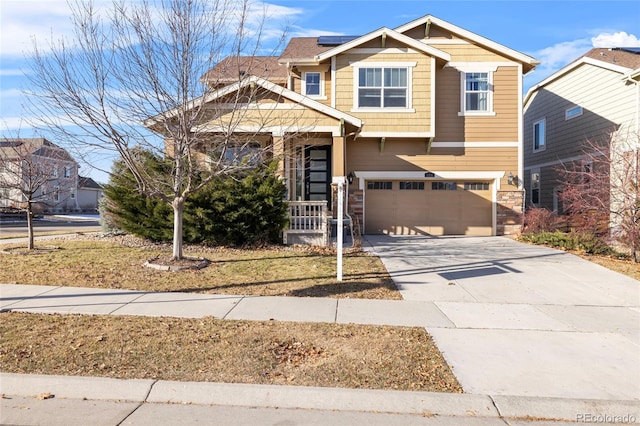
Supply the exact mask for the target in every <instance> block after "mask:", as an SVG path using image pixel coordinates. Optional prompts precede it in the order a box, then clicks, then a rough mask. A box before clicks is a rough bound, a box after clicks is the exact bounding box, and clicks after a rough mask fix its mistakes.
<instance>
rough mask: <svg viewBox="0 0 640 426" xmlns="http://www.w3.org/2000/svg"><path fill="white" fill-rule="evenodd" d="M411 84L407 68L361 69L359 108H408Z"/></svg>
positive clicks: (359, 71) (359, 75)
mask: <svg viewBox="0 0 640 426" xmlns="http://www.w3.org/2000/svg"><path fill="white" fill-rule="evenodd" d="M408 89H409V84H408V81H407V69H406V68H360V69H359V70H358V107H359V108H407V107H408V105H407V100H408Z"/></svg>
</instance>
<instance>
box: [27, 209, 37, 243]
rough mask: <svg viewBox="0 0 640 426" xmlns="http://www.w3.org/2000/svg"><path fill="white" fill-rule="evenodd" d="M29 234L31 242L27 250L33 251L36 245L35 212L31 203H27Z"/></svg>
mask: <svg viewBox="0 0 640 426" xmlns="http://www.w3.org/2000/svg"><path fill="white" fill-rule="evenodd" d="M27 233H28V235H29V242H28V243H27V244H28V245H27V248H28V249H29V250H33V249H34V248H35V244H34V242H33V240H34V238H33V210H31V203H27Z"/></svg>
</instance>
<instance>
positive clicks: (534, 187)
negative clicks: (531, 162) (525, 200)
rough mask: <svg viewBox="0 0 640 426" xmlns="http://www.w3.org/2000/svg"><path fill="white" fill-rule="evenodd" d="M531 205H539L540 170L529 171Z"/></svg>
mask: <svg viewBox="0 0 640 426" xmlns="http://www.w3.org/2000/svg"><path fill="white" fill-rule="evenodd" d="M531 204H533V205H534V206H537V205H538V204H540V170H532V171H531Z"/></svg>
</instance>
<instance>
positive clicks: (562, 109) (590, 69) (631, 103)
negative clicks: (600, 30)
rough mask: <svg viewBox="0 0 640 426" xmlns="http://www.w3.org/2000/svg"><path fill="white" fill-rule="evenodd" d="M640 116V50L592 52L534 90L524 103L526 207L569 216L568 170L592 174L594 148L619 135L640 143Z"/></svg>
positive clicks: (595, 50)
mask: <svg viewBox="0 0 640 426" xmlns="http://www.w3.org/2000/svg"><path fill="white" fill-rule="evenodd" d="M639 116H640V48H611V49H609V48H595V49H591V50H589V51H588V52H587V53H585V54H584V55H583V56H582V57H580V58H578V59H577V60H575V61H573V62H572V63H570V64H568V65H567V66H565V67H564V68H562V69H560V70H559V71H557V72H555V73H554V74H552V75H551V76H549V77H548V78H546V79H544V80H543V81H541V82H540V83H538V84H537V85H535V86H533V87H532V88H531V89H530V90H529V91H528V93H527V95H526V97H525V101H524V172H525V173H524V185H525V188H526V191H527V195H526V204H527V206H531V207H544V208H547V209H549V210H553V211H555V212H557V213H559V214H562V213H564V212H563V208H562V199H561V198H562V197H561V196H560V193H561V192H562V189H563V185H564V184H565V183H566V182H564V180H563V179H564V177H563V176H564V175H563V173H562V171H563V170H564V168H565V167H566V168H567V169H569V170H573V168H574V167H583V168H584V170H588V169H589V167H591V164H589V163H590V160H589V158H590V156H591V154H592V153H593V151H594V147H595V146H596V145H598V144H603V143H604V144H608V143H609V142H610V140H611V138H612V135H614V134H616V135H618V136H619V137H630V138H635V140H636V141H637V138H638V135H639V134H640V131H639V130H640V127H639V126H640V124H639V119H638V117H639ZM636 143H637V142H636ZM635 149H636V150H637V145H636V148H635Z"/></svg>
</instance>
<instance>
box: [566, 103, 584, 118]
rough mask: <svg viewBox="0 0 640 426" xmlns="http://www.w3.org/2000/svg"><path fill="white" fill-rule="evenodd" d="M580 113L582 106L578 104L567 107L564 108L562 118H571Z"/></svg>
mask: <svg viewBox="0 0 640 426" xmlns="http://www.w3.org/2000/svg"><path fill="white" fill-rule="evenodd" d="M581 115H582V107H581V106H580V105H576V106H574V107H571V108H567V109H566V110H564V119H565V121H566V120H571V119H572V118H576V117H580V116H581Z"/></svg>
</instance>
